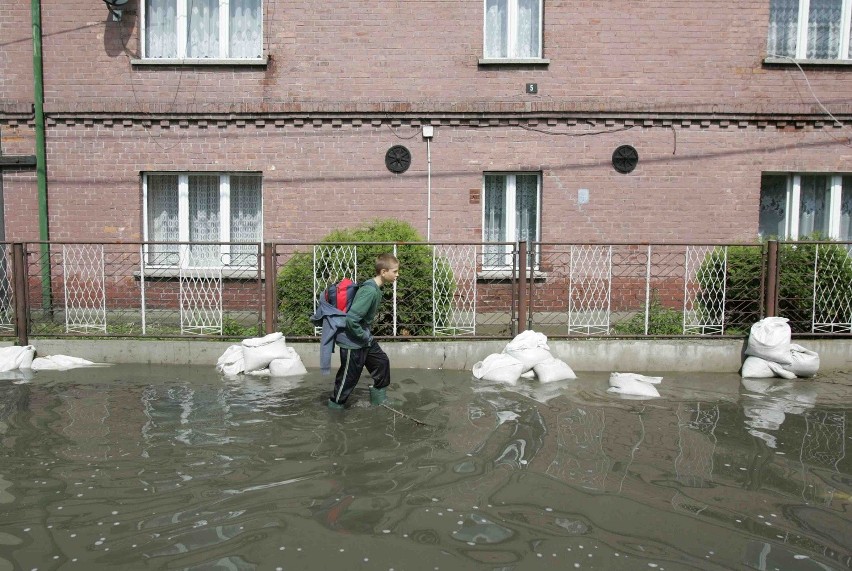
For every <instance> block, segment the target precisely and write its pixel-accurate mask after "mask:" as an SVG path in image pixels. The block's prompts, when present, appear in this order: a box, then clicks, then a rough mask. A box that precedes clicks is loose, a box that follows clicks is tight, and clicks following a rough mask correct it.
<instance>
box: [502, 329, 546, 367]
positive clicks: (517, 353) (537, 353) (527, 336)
mask: <svg viewBox="0 0 852 571" xmlns="http://www.w3.org/2000/svg"><path fill="white" fill-rule="evenodd" d="M503 353H505V354H507V355H511V356H512V357H514V358H515V359H517V360H518V361H520V362H521V363H523V364H524V370H523V372H524V373H526V372H527V371H529V370H530V369H532V368H533V367H535V366H536V365H538V364H539V363H543V362H545V361H549V360H550V359H552V358H553V355H551V354H550V347H548V346H547V336H546V335H545V334H544V333H537V332H535V331H532V330H527V331H524V332H522V333H519V334H518V335H516V336H515V338H514V339H512V340H511V341H509V343H508V344H507V345H506V347H505V348H504V349H503Z"/></svg>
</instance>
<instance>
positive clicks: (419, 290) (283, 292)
mask: <svg viewBox="0 0 852 571" xmlns="http://www.w3.org/2000/svg"><path fill="white" fill-rule="evenodd" d="M375 242H393V243H400V242H423V238H422V237H420V235H419V234H418V233H417V231H416V230H415V229H414V228H413V227H412V226H411V225H410V224H408V223H406V222H402V221H399V220H376V221H374V222H372V223H369V224H367V225H365V226H361V227H358V228H354V229H344V230H335V231H333V232H331V233H330V234H328V235H327V236H326V237H324V238H323V239H322V243H323V244H328V245H330V246H331V245H333V244H341V243H357V244H358V245H357V254H356V258H357V260H356V261H357V267H358V274H359V275H358V276H343V275H340V276H335V277H333V278H332V279H333V280H339V279H341V278H343V277H353V278H356V279H357V281H359V282H361V281H364V280H366V279H369V278H371V277H373V276H374V274H375V260H376V257H377V256H378V255H379V254H382V253H384V252H390V251H392V250H393V247H392V246H390V245H387V244H375ZM362 244H363V245H362ZM319 255H320V258H319V259H318V261H319V262H320V263H322V262H323V257H324V256H326V257H327V256H332V255H334V254H333V252H332V251H331V249H330V248H329V249H321V250H320V251H319ZM397 258H399V261H400V279H399V280H398V281H397V286H396V293H397V304H396V311H397V332H398V334H400V335H431V334H432V332H433V323H434V321H435V320H436V319H437V320H438V321H440V322H444V321H446V317H447V315H448V314H449V311H450V309H451V306H452V299H453V294H454V293H455V292H454V287H453V286H450V287H449V288H446V289H443V288H442V290H441V291H440V293H439V295H438V296H437V299H436V300H435V301H434V304H433V290H434V278H433V250H432V248H431V247H430V246H428V245H426V244H416V243H415V244H398V245H397ZM435 274H436V276H437V277H438V279H439V280H440V282H441V283H443V284H453V283H454V281H453V274H452V269H451V268H450V265H449V263H448V262H447V261H446V260H445V259H443V258H439V259H438V260H437V266H436V272H435ZM327 285H328V284H321V287H320V289H321V288H323V287H325V286H327ZM277 287H278V300H279V305H278V310H279V318H280V322H281V327H282V330H283V331H285V332H287V333H288V334H290V335H311V334H313V331H314V328H313V325H312V324H311V323H310V321H309V317H310V315H311V314H312V313H313V310H314V256H313V252H302V253H298V254H295V255H294V256H293V257H292V258H291V259H290V260H289V261H288V262H287V263H286V264H284V266H282V267H281V270H280V271H279V272H278V284H277ZM383 292H384V299H383V301H382V304H381V306H380V307H379V313H378V315H376V320H375V323H374V326H373V334H374V335H392V334H393V310H394V307H393V303H392V300H393V288H391V287H386V288H383ZM433 305H434V313H433Z"/></svg>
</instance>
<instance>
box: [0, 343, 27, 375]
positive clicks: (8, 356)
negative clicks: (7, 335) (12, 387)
mask: <svg viewBox="0 0 852 571" xmlns="http://www.w3.org/2000/svg"><path fill="white" fill-rule="evenodd" d="M33 357H35V347H33V346H32V345H25V346H23V347H19V346H16V345H13V346H11V347H2V348H0V372H4V371H16V370H18V369H29V368H31V367H32V363H33Z"/></svg>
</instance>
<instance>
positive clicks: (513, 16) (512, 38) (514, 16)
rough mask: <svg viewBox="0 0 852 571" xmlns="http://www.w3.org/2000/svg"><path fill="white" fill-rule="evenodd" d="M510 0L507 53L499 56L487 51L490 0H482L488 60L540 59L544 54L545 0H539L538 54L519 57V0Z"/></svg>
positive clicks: (483, 41) (483, 51)
mask: <svg viewBox="0 0 852 571" xmlns="http://www.w3.org/2000/svg"><path fill="white" fill-rule="evenodd" d="M507 2H508V11H509V14H508V18H507V23H506V25H507V26H508V30H507V34H508V36H509V37H508V38H507V40H506V41H507V45H508V49H507V54H506V57H505V58H503V57H497V56H493V55H488V54H487V53H486V47H487V45H488V0H482V6H483V15H482V53H483V56H484V58H485V59H486V60H489V61H493V60H498V61H500V60H529V61H539V60H541V59H542V58H543V54H544V42H543V36H544V0H538V55H536V56H532V57H523V58H522V57H518V56H517V55H516V54H517V51H518V34H517V28H518V27H517V25H516V22H517V21H518V0H507Z"/></svg>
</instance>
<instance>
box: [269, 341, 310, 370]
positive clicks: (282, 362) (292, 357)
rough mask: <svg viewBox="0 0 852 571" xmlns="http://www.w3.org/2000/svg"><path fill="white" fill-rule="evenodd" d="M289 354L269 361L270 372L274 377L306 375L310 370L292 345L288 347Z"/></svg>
mask: <svg viewBox="0 0 852 571" xmlns="http://www.w3.org/2000/svg"><path fill="white" fill-rule="evenodd" d="M286 353H287V355H286V356H285V357H278V358H275V359H272V361H270V362H269V374H270V375H272V376H273V377H290V376H293V375H305V374H307V372H308V370H307V369H306V368H305V365H304V364H303V363H302V358H301V357H299V354H298V353H296V350H295V349H293V348H292V347H287V348H286Z"/></svg>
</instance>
